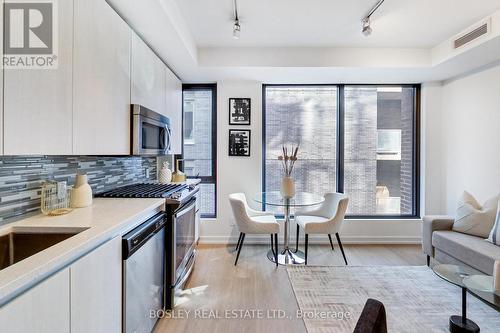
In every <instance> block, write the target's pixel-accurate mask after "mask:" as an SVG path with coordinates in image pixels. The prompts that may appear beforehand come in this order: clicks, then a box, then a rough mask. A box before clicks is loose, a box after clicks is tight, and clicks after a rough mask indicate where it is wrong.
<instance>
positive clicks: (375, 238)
mask: <svg viewBox="0 0 500 333" xmlns="http://www.w3.org/2000/svg"><path fill="white" fill-rule="evenodd" d="M230 97H250V98H251V104H252V110H251V112H252V115H251V126H229V124H228V117H229V115H228V112H229V105H228V104H229V98H230ZM230 128H234V129H239V128H248V129H251V131H252V133H251V134H252V140H251V156H250V157H229V156H228V131H229V129H230ZM261 184H262V83H261V82H258V81H219V82H218V83H217V219H216V220H213V219H206V220H203V222H202V225H201V228H200V242H202V243H220V244H225V243H228V242H229V243H236V241H237V239H238V235H239V232H238V230H237V229H236V225H235V222H234V220H233V217H232V212H231V208H230V206H229V202H228V195H229V194H230V193H233V192H244V193H245V194H246V195H247V197H248V198H249V201H250V204H252V203H251V198H250V197H251V196H252V195H253V194H255V193H257V192H259V191H261V190H262V189H261V186H262V185H261ZM255 208H257V209H258V208H259V207H258V206H256V207H255ZM420 228H421V221H420V220H419V219H416V220H375V221H370V220H349V221H346V222H345V224H344V226H343V229H342V232H341V236H342V240H343V242H345V243H419V242H420V235H421V231H420ZM291 230H292V238H293V235H295V225H293V226H292V229H291ZM245 241H246V243H251V242H252V243H267V242H269V236H268V235H263V236H251V235H248V236H247V237H246V238H245ZM311 242H323V243H327V242H328V238H327V237H326V236H324V237H318V238H313V237H311Z"/></svg>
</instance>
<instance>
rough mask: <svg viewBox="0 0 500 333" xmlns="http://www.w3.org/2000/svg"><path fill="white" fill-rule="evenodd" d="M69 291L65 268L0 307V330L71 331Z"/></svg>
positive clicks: (41, 332)
mask: <svg viewBox="0 0 500 333" xmlns="http://www.w3.org/2000/svg"><path fill="white" fill-rule="evenodd" d="M69 292H70V289H69V268H66V269H64V270H62V271H60V272H58V273H56V274H54V275H52V276H51V277H49V278H48V279H46V280H44V281H43V282H41V283H40V284H38V285H36V286H35V287H33V288H31V289H29V290H28V291H26V292H25V293H24V294H21V295H20V296H18V297H17V298H15V299H14V300H13V301H11V302H10V303H7V304H6V305H4V306H3V307H0V331H2V332H9V333H26V332H37V333H59V332H61V333H68V332H70V304H69V302H70V296H69ZM89 332H90V331H89Z"/></svg>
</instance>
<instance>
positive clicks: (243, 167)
mask: <svg viewBox="0 0 500 333" xmlns="http://www.w3.org/2000/svg"><path fill="white" fill-rule="evenodd" d="M261 96H262V83H261V82H256V81H222V82H217V220H216V221H214V220H205V221H204V223H202V226H201V230H200V234H201V241H203V242H210V243H218V242H221V243H226V242H227V241H229V239H230V238H231V237H232V238H233V239H234V238H235V237H236V239H237V237H238V235H239V232H238V231H237V230H236V229H235V228H236V227H235V224H234V221H233V218H232V212H231V207H230V205H229V201H228V199H227V198H228V195H229V194H231V193H234V192H244V193H246V195H247V196H251V195H252V194H254V193H257V192H258V191H260V190H261V179H262V166H261V163H262V160H261V156H262V97H261ZM231 97H248V98H250V99H251V112H252V113H251V126H229V98H231ZM230 128H232V129H250V130H251V143H250V157H230V156H228V136H229V129H230ZM249 201H251V200H250V198H249Z"/></svg>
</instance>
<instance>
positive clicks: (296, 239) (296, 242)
mask: <svg viewBox="0 0 500 333" xmlns="http://www.w3.org/2000/svg"><path fill="white" fill-rule="evenodd" d="M299 233H300V227H299V225H298V224H297V233H296V234H295V235H296V237H295V251H294V253H297V251H298V250H299Z"/></svg>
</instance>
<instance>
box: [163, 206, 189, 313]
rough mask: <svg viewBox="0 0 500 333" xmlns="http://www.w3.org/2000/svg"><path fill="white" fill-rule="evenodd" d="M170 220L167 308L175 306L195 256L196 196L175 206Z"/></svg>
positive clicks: (168, 229)
mask: <svg viewBox="0 0 500 333" xmlns="http://www.w3.org/2000/svg"><path fill="white" fill-rule="evenodd" d="M171 217H172V221H171V223H169V224H168V225H167V234H168V235H169V237H170V238H169V242H167V253H171V255H169V256H168V257H167V260H168V262H167V267H168V268H167V281H166V282H167V286H166V288H169V289H170V290H169V291H168V292H167V293H166V294H167V296H166V300H165V305H166V308H167V309H172V308H173V307H174V306H175V298H176V297H177V294H178V293H179V291H180V290H182V288H183V286H184V284H185V282H186V280H187V278H188V277H189V275H190V273H191V271H192V269H193V267H194V261H195V257H196V249H195V247H196V239H195V219H196V197H194V196H193V197H192V198H191V199H190V200H189V201H187V202H186V203H184V204H181V205H179V206H178V207H176V209H175V210H173V211H172V214H171Z"/></svg>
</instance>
